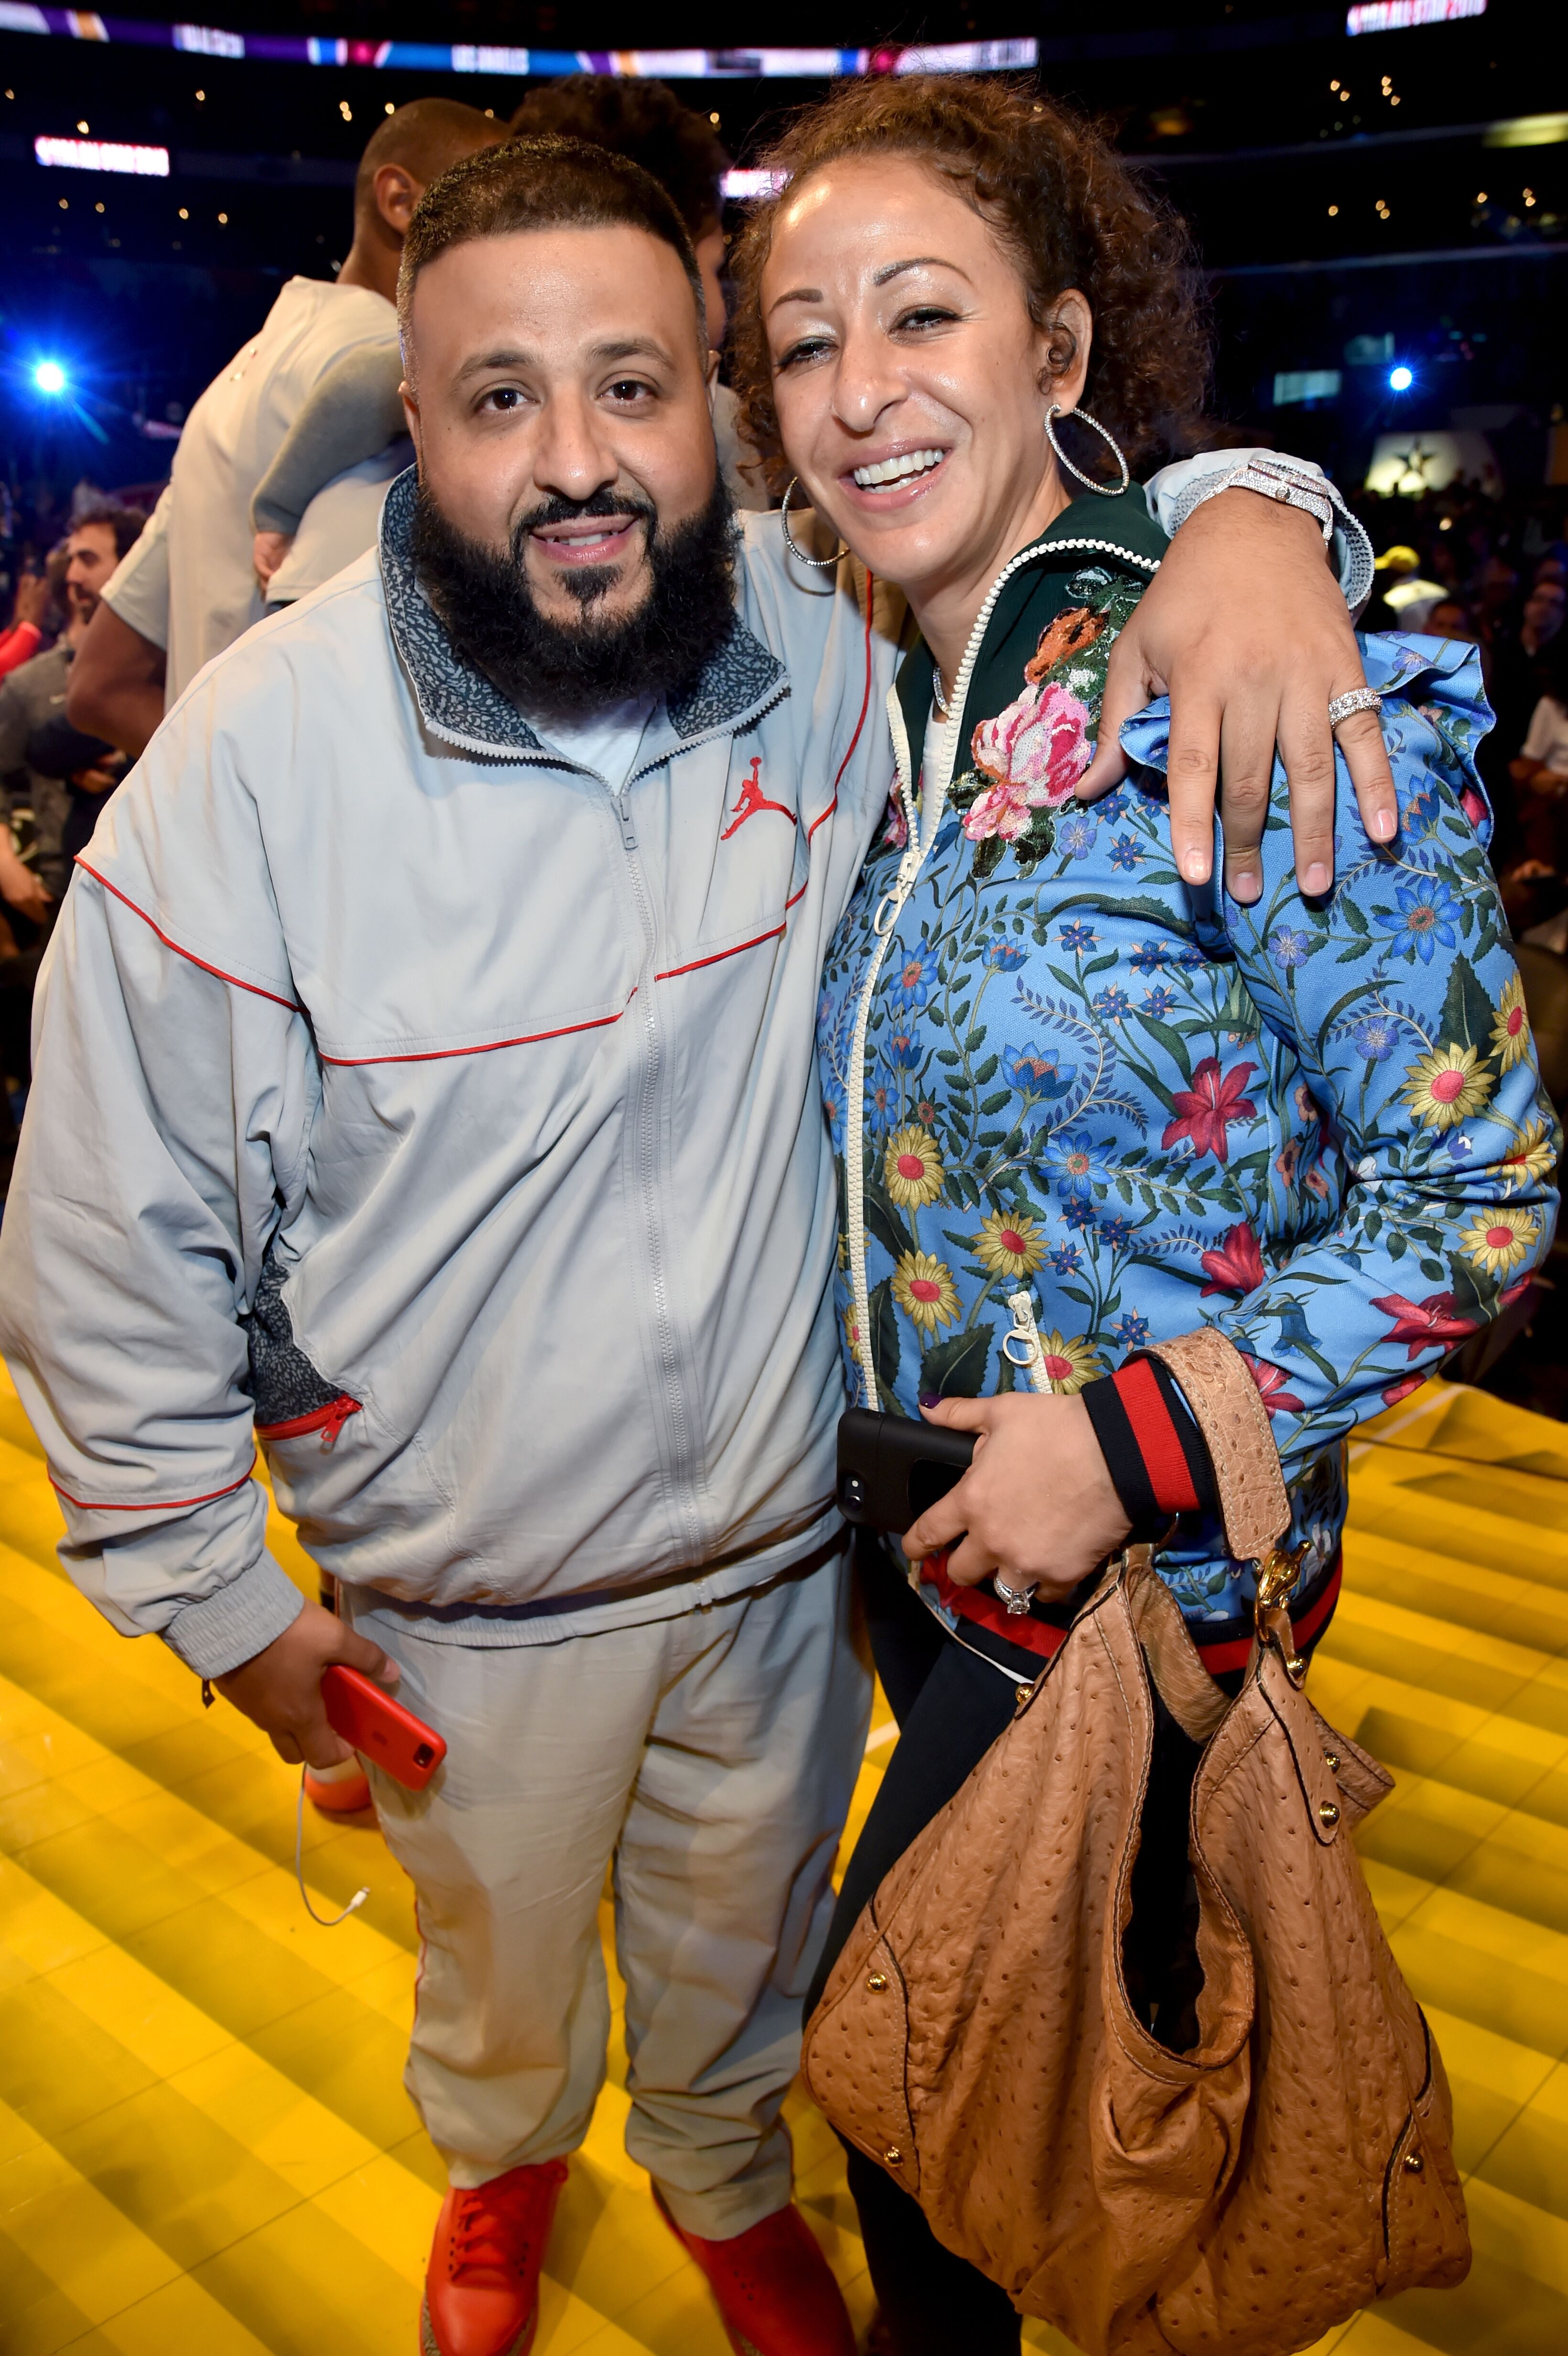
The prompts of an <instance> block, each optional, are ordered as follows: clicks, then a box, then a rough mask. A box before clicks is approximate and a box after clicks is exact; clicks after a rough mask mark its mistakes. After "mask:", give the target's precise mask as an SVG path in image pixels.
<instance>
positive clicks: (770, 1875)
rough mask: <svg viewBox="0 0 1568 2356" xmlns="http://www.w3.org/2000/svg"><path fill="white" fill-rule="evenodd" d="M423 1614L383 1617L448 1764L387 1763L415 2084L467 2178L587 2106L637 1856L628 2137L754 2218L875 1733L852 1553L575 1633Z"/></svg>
mask: <svg viewBox="0 0 1568 2356" xmlns="http://www.w3.org/2000/svg"><path fill="white" fill-rule="evenodd" d="M346 1604H347V1608H348V1609H349V1610H350V1612H352V1611H353V1601H352V1597H351V1595H350V1596H348V1597H346ZM354 1616H355V1617H357V1618H359V1619H360V1620H361V1622H363V1618H364V1615H363V1613H362V1612H357V1613H355V1614H354ZM418 1625H419V1623H418V1622H417V1621H412V1620H396V1621H394V1620H393V1619H392V1615H390V1614H389V1613H388V1612H378V1613H377V1614H376V1616H375V1621H374V1625H373V1628H367V1630H366V1633H373V1634H374V1636H375V1639H376V1641H377V1642H378V1643H380V1644H384V1645H385V1648H386V1649H387V1651H388V1652H389V1653H391V1654H393V1655H395V1656H396V1658H397V1660H398V1663H399V1665H400V1668H401V1670H402V1685H401V1687H400V1698H401V1699H402V1700H403V1701H404V1702H405V1703H406V1705H407V1706H408V1708H411V1709H412V1710H413V1711H414V1712H415V1713H416V1714H417V1715H418V1716H420V1717H421V1718H424V1719H428V1720H429V1721H430V1723H431V1724H432V1725H433V1726H435V1727H436V1728H438V1729H439V1730H440V1731H441V1732H442V1733H443V1734H444V1735H445V1737H446V1740H447V1743H448V1746H449V1747H448V1753H447V1758H446V1762H445V1763H444V1766H443V1768H442V1770H441V1771H440V1772H439V1773H438V1774H437V1776H436V1777H435V1778H434V1779H433V1781H432V1783H431V1784H430V1785H429V1787H428V1788H427V1789H426V1790H425V1791H424V1792H422V1793H411V1792H407V1791H404V1790H403V1789H402V1788H401V1786H400V1785H399V1784H396V1783H391V1782H390V1781H389V1779H388V1778H387V1777H385V1776H383V1775H380V1774H378V1773H376V1772H375V1771H374V1770H372V1782H373V1783H374V1785H375V1791H376V1802H377V1805H378V1807H379V1810H380V1815H381V1823H382V1826H383V1829H384V1831H385V1833H386V1837H387V1840H388V1843H389V1847H391V1849H392V1852H393V1854H394V1855H395V1856H396V1858H398V1860H399V1862H400V1864H401V1865H402V1866H403V1867H404V1868H405V1869H406V1870H407V1871H408V1873H409V1874H410V1876H411V1879H412V1880H413V1883H414V1888H415V1891H416V1893H417V1897H418V1902H419V1921H420V1929H421V1934H422V1938H423V1943H424V1953H423V1963H422V1966H421V1973H420V1981H419V1993H418V2002H417V2008H416V2013H415V2020H414V2030H413V2040H412V2044H411V2050H410V2054H409V2068H408V2081H407V2083H408V2086H409V2091H410V2093H411V2094H412V2096H413V2099H414V2101H415V2103H416V2104H417V2105H418V2107H419V2111H420V2115H421V2117H422V2119H423V2120H424V2123H425V2126H426V2127H427V2128H428V2129H429V2131H430V2134H431V2136H432V2139H433V2141H434V2142H435V2144H436V2145H437V2147H439V2148H440V2150H441V2152H442V2154H443V2158H445V2159H446V2162H447V2165H448V2167H449V2169H450V2170H451V2173H452V2177H453V2181H454V2182H455V2183H458V2184H481V2183H484V2182H485V2180H486V2179H488V2178H490V2177H492V2176H496V2175H499V2174H501V2173H502V2172H503V2171H504V2170H506V2169H509V2168H515V2167H517V2165H518V2164H519V2163H521V2162H523V2161H525V2160H543V2159H550V2158H556V2157H557V2156H558V2155H560V2154H563V2153H567V2152H570V2151H572V2150H574V2149H575V2148H576V2147H577V2146H578V2145H579V2144H580V2143H581V2140H582V2137H583V2136H584V2135H585V2133H586V2132H587V2128H588V2123H589V2120H590V2118H591V2116H592V2110H593V2104H594V2100H595V2097H596V2096H597V2094H598V2092H599V2089H600V2087H601V2085H602V2084H603V2079H604V2066H605V2046H606V2041H607V2038H608V2033H609V2027H610V2003H609V1994H608V1989H607V1987H606V1983H605V1975H604V1964H603V1954H602V1953H601V1949H600V1944H599V1936H598V1929H597V1922H596V1916H597V1910H598V1905H599V1900H600V1895H601V1892H602V1890H603V1882H604V1872H605V1868H606V1866H607V1865H609V1864H610V1863H611V1862H612V1860H613V1867H614V1891H615V1939H616V1960H617V1963H618V1965H619V1968H620V1970H621V1973H622V1976H623V1977H624V1980H625V1983H626V2051H627V2058H628V2063H629V2068H628V2073H627V2085H628V2091H629V2093H630V2095H631V2104H632V2108H631V2116H630V2120H629V2123H628V2125H627V2129H626V2148H627V2150H628V2151H629V2152H630V2154H631V2156H632V2158H634V2159H635V2160H636V2161H637V2162H638V2163H639V2164H640V2165H641V2166H642V2167H644V2168H645V2169H648V2171H649V2173H650V2174H651V2175H652V2176H653V2177H654V2178H655V2179H656V2182H657V2184H658V2186H659V2188H660V2190H661V2191H662V2192H663V2194H664V2196H665V2199H666V2201H667V2203H668V2206H669V2208H670V2210H671V2211H672V2213H673V2214H674V2216H675V2217H676V2219H677V2222H679V2223H680V2224H682V2225H683V2226H685V2227H686V2229H687V2230H688V2232H689V2233H700V2234H705V2235H708V2236H709V2237H712V2238H714V2239H723V2238H726V2237H728V2236H730V2235H731V2234H734V2233H742V2232H744V2231H745V2229H746V2227H747V2226H749V2225H752V2224H754V2223H755V2222H757V2221H758V2220H759V2219H760V2218H763V2217H765V2216H769V2215H771V2214H772V2212H773V2211H774V2210H775V2209H779V2208H782V2207H783V2205H784V2202H785V2201H787V2200H788V2199H789V2190H790V2153H789V2138H788V2135H787V2132H786V2130H785V2129H784V2126H783V2125H782V2124H781V2122H780V2119H779V2109H780V2105H781V2104H782V2103H783V2100H784V2093H785V2090H786V2089H787V2087H788V2085H789V2082H790V2080H791V2078H792V2077H793V2075H794V2073H795V2066H796V2062H797V2059H798V2055H799V2050H800V2016H801V2000H802V1997H804V1995H805V1989H806V1987H807V1985H808V1983H809V1981H810V1977H811V1973H812V1968H813V1966H814V1965H815V1963H816V1956H817V1954H818V1952H819V1949H820V1947H821V1944H822V1940H823V1938H824V1936H825V1935H826V1932H827V1923H828V1921H829V1918H830V1916H831V1913H832V1909H833V1892H832V1888H831V1885H830V1882H829V1879H828V1877H829V1873H830V1870H831V1868H832V1865H833V1861H834V1856H835V1852H836V1850H837V1842H838V1837H839V1834H840V1832H841V1830H842V1828H843V1824H844V1818H845V1815H846V1813H847V1811H848V1804H849V1797H850V1794H851V1792H852V1790H853V1788H854V1783H855V1776H856V1772H857V1770H858V1768H859V1762H860V1757H861V1754H862V1750H863V1747H864V1742H865V1734H866V1724H867V1719H868V1716H869V1701H870V1676H869V1669H868V1668H867V1667H866V1665H864V1664H863V1662H862V1661H861V1659H860V1658H859V1657H858V1655H857V1653H856V1650H855V1648H854V1646H853V1644H851V1641H850V1630H849V1569H848V1557H847V1556H844V1555H840V1556H838V1557H837V1559H836V1560H835V1561H834V1562H831V1563H829V1564H828V1565H827V1567H826V1568H823V1569H817V1570H816V1571H813V1572H811V1573H810V1574H809V1575H807V1576H805V1577H804V1578H791V1577H789V1576H787V1575H786V1576H784V1577H783V1578H781V1579H778V1580H774V1581H773V1583H772V1584H771V1585H770V1586H767V1587H765V1588H762V1589H760V1590H756V1591H754V1592H753V1593H752V1594H749V1595H741V1596H737V1597H735V1598H734V1599H732V1600H731V1601H728V1602H723V1603H715V1604H709V1605H707V1606H704V1607H703V1608H701V1609H699V1610H697V1611H692V1612H684V1613H682V1614H680V1615H679V1616H678V1617H677V1618H672V1619H667V1620H655V1621H650V1622H645V1624H643V1625H642V1626H639V1627H635V1628H622V1629H615V1630H611V1631H607V1632H606V1633H603V1634H601V1635H591V1636H572V1637H568V1638H565V1639H563V1640H562V1641H561V1642H560V1643H559V1644H528V1645H507V1646H505V1647H497V1648H493V1649H492V1648H485V1649H482V1648H479V1647H476V1646H465V1645H459V1644H437V1643H432V1642H431V1641H430V1639H429V1638H428V1636H422V1635H421V1634H419V1633H416V1632H417V1630H418Z"/></svg>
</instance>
